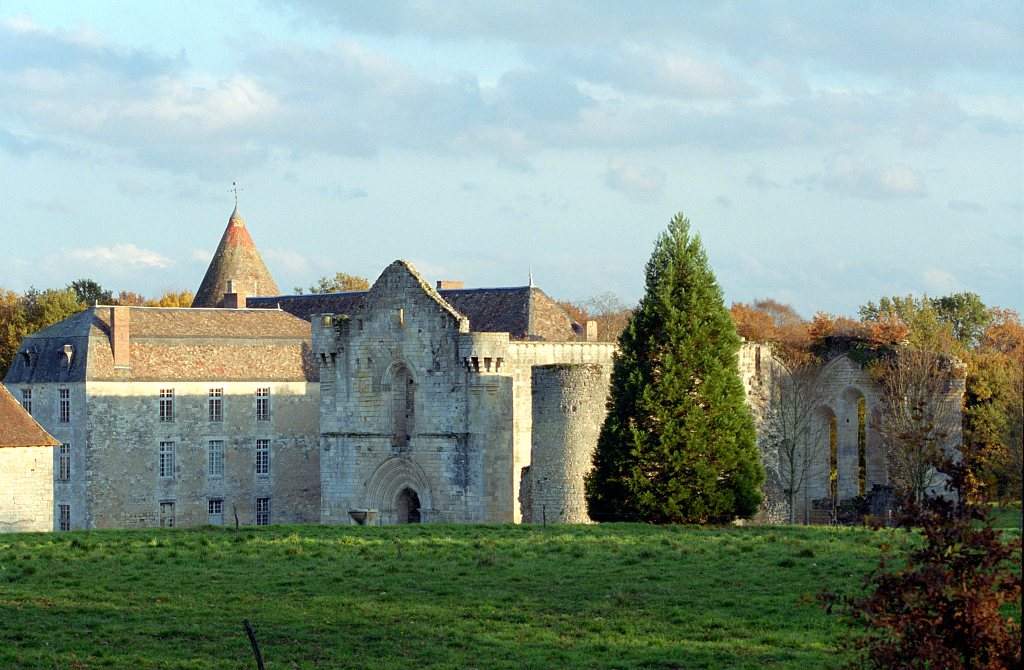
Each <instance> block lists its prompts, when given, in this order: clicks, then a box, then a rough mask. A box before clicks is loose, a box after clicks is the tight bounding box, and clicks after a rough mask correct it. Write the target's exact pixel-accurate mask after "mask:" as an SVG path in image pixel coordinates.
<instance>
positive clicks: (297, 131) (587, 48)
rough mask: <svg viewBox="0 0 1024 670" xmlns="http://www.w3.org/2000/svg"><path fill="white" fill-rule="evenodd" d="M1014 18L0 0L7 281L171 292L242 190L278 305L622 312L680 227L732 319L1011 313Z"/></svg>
mask: <svg viewBox="0 0 1024 670" xmlns="http://www.w3.org/2000/svg"><path fill="white" fill-rule="evenodd" d="M353 5H354V6H353ZM1022 7H1024V5H1021V4H1020V3H949V4H943V3H932V2H928V3H915V2H901V3H872V2H867V3H865V2H856V3H853V2H850V3H810V2H807V3H797V2H794V3H779V2H761V3H759V2H742V3H739V2H737V3H721V4H711V3H679V2H664V3H661V2H648V3H603V2H573V1H568V0H567V1H565V2H558V3H539V2H526V1H519V2H487V3H463V2H454V1H448V2H433V1H431V0H419V1H417V2H400V1H392V2H383V1H382V2H376V3H361V4H354V3H352V4H348V3H337V2H331V1H327V0H324V1H317V0H294V1H292V2H286V3H271V2H254V3H246V2H231V3H228V2H204V3H195V2H188V3H186V2H159V3H158V2H150V3H102V2H76V3H67V2H40V1H33V2H20V1H17V0H15V1H13V2H12V1H9V0H0V174H2V175H3V179H2V181H0V202H2V203H3V206H2V207H0V224H2V228H3V231H4V239H5V242H6V245H7V246H6V252H7V253H5V254H4V255H5V261H4V263H3V264H2V265H0V287H4V288H11V289H14V290H24V289H25V288H28V287H29V286H30V285H35V286H37V287H50V286H62V285H64V284H67V283H68V282H70V281H72V280H73V279H76V278H78V277H92V278H94V279H97V280H98V281H100V282H101V283H102V284H103V285H105V286H107V287H110V288H114V289H115V290H119V289H129V290H135V291H139V292H143V293H146V294H153V293H158V292H160V291H162V290H164V289H168V288H175V289H183V288H189V289H192V290H194V289H195V288H196V287H197V286H198V284H199V281H200V279H201V278H202V274H203V272H204V270H205V268H206V264H207V263H208V261H209V257H210V255H211V253H212V251H213V249H214V248H215V246H216V243H217V240H218V238H219V236H220V234H221V232H222V230H223V227H224V225H225V223H226V220H227V216H228V214H229V213H230V210H231V207H232V196H231V194H230V187H231V182H232V181H233V180H236V179H237V180H238V181H239V182H240V184H241V186H242V188H243V191H242V193H241V196H240V199H241V210H242V212H243V214H244V215H245V216H246V218H247V220H248V222H249V227H250V229H251V231H252V234H253V236H254V238H255V240H256V243H257V245H258V246H259V247H260V249H261V251H262V252H263V254H264V258H265V260H266V261H267V264H268V265H269V267H270V269H271V272H272V273H273V274H274V276H275V277H276V279H277V280H278V283H279V284H280V285H281V287H282V289H285V290H287V289H290V288H291V287H293V286H296V285H309V284H310V283H312V282H313V281H315V280H316V278H318V277H320V276H322V275H325V274H333V273H334V272H335V271H338V270H342V271H346V272H350V273H356V274H362V275H365V276H367V277H369V278H371V279H373V278H375V277H376V276H377V275H378V274H379V272H380V271H381V269H383V267H384V266H385V265H387V264H388V263H389V262H390V261H391V260H394V259H395V258H406V259H409V260H411V261H413V262H414V263H415V264H416V265H417V267H419V268H420V270H421V271H422V272H423V273H424V274H425V275H426V276H427V277H428V279H442V278H444V279H463V280H465V281H466V283H467V285H468V286H489V285H521V284H524V283H525V282H526V279H527V275H528V272H529V269H530V268H531V267H532V268H533V272H534V276H535V277H536V280H537V283H538V284H539V285H540V286H542V287H543V288H545V289H546V290H547V291H548V292H549V293H550V294H552V295H554V296H556V297H559V298H567V299H585V298H587V297H590V296H593V295H596V294H600V293H604V292H607V291H611V292H614V293H615V294H617V295H618V296H620V297H621V298H622V299H623V300H624V301H626V302H632V301H634V300H636V299H637V298H638V297H639V295H640V293H641V291H642V287H643V266H644V263H645V261H646V259H647V257H648V255H649V253H650V250H651V246H652V243H653V241H654V239H655V237H656V236H657V234H658V233H659V232H660V231H661V230H663V229H664V227H665V225H666V224H667V222H668V220H669V218H670V217H671V216H672V214H673V213H674V212H676V211H680V210H682V211H683V212H684V213H686V214H687V216H689V217H690V220H691V222H692V224H693V226H694V228H695V229H696V230H697V231H699V232H700V234H701V236H702V237H703V240H704V242H705V245H706V247H707V249H708V253H709V256H710V259H711V263H712V266H713V267H714V269H715V271H716V273H717V275H718V278H719V281H720V282H721V284H722V286H723V288H724V290H725V294H726V300H727V301H729V302H731V301H749V300H752V299H755V298H758V297H773V298H776V299H779V300H783V301H785V302H789V303H791V304H793V305H794V306H795V307H797V309H798V310H800V311H801V312H802V313H803V314H804V315H805V316H810V315H811V314H813V313H814V312H815V311H818V310H825V311H830V312H840V313H852V312H854V311H855V310H856V307H857V306H858V305H859V304H861V303H863V302H865V301H867V300H871V299H876V298H878V297H879V296H880V295H883V294H893V293H898V294H904V293H908V292H913V293H918V294H920V293H928V294H930V295H939V294H944V293H948V292H950V291H956V290H970V291H975V292H977V293H979V294H981V296H982V298H983V299H984V300H985V301H986V302H988V303H989V304H997V305H1002V306H1008V307H1013V308H1015V309H1018V310H1022V309H1024V269H1022V266H1024V225H1022V224H1024V85H1022V84H1024V82H1022V79H1024V76H1022V72H1024V9H1022Z"/></svg>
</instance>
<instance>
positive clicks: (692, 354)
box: [586, 214, 764, 523]
mask: <svg viewBox="0 0 1024 670" xmlns="http://www.w3.org/2000/svg"><path fill="white" fill-rule="evenodd" d="M739 346H740V340H739V337H738V336H737V335H736V329H735V327H734V326H733V323H732V320H731V319H730V318H729V313H728V311H727V310H726V309H725V305H724V304H723V301H722V291H721V289H720V288H719V286H718V283H717V282H716V281H715V277H714V274H713V273H712V271H711V268H710V267H709V265H708V260H707V255H706V254H705V252H704V249H703V246H702V245H701V242H700V238H699V237H698V236H696V235H693V234H691V232H690V222H689V221H688V220H687V219H686V218H684V217H683V216H682V215H681V214H679V215H676V216H675V217H674V218H673V219H672V221H671V223H670V224H669V227H668V230H667V231H666V232H664V233H662V235H661V236H660V237H659V238H658V241H657V243H656V245H655V248H654V252H653V253H652V255H651V258H650V260H649V261H648V262H647V269H646V293H645V295H644V297H643V299H642V300H641V302H640V305H639V306H638V308H637V310H636V311H635V312H634V314H633V316H632V318H631V319H630V321H629V323H628V325H627V326H626V328H625V330H623V332H622V335H621V336H620V337H619V351H618V353H617V355H616V357H615V362H614V365H613V369H612V383H611V391H610V398H609V403H608V410H609V411H608V415H607V417H606V419H605V422H604V425H603V426H602V428H601V433H600V437H599V439H598V445H597V449H596V450H595V453H594V469H593V470H592V471H591V472H590V473H588V475H587V478H586V496H587V507H588V512H589V514H590V516H591V518H593V519H596V520H599V521H613V520H644V521H649V522H654V523H680V522H684V523H685V522H689V523H707V522H721V521H726V520H729V519H732V518H734V517H737V516H740V517H745V516H750V515H751V514H753V513H754V512H755V511H757V507H758V504H759V503H760V500H761V484H762V482H763V480H764V471H763V468H762V466H761V463H760V457H759V454H758V450H757V445H756V442H755V433H754V422H753V419H752V417H751V414H750V410H749V409H748V407H747V405H746V402H745V395H744V390H743V384H742V382H741V380H740V377H739V370H738V363H737V351H738V350H739Z"/></svg>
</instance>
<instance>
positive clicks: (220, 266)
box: [192, 206, 279, 307]
mask: <svg viewBox="0 0 1024 670" xmlns="http://www.w3.org/2000/svg"><path fill="white" fill-rule="evenodd" d="M228 281H233V282H234V284H235V290H236V291H237V292H240V293H245V294H246V295H266V294H273V293H277V292H278V290H279V289H278V288H277V284H276V283H275V282H274V278H273V277H272V276H271V275H270V271H269V270H267V266H266V265H265V264H264V263H263V258H261V257H260V252H259V251H258V250H257V249H256V245H255V244H254V243H253V241H252V236H250V235H249V231H248V229H246V227H245V219H243V218H242V215H241V214H239V213H238V207H237V206H236V207H235V211H233V212H232V213H231V217H230V218H229V219H228V226H227V228H225V229H224V235H223V236H221V238H220V244H218V245H217V251H216V252H214V254H213V259H212V260H211V261H210V267H208V268H207V269H206V275H205V276H204V277H203V281H202V283H200V284H199V290H198V291H196V297H195V299H194V300H193V301H192V306H193V307H221V306H223V304H224V293H225V292H226V291H227V288H228Z"/></svg>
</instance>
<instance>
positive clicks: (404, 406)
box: [391, 364, 416, 449]
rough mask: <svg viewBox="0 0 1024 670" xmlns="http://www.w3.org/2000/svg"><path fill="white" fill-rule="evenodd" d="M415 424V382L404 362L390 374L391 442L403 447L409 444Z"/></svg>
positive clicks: (400, 447)
mask: <svg viewBox="0 0 1024 670" xmlns="http://www.w3.org/2000/svg"><path fill="white" fill-rule="evenodd" d="M415 426H416V382H415V380H414V379H413V378H412V374H410V373H409V368H407V367H406V366H405V365H404V364H399V365H398V366H396V367H395V368H394V370H393V372H392V376H391V435H392V437H391V443H392V445H393V446H395V447H397V448H399V449H404V448H406V447H408V446H409V440H410V438H411V437H412V434H413V431H414V429H415Z"/></svg>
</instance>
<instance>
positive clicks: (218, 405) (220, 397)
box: [209, 389, 224, 422]
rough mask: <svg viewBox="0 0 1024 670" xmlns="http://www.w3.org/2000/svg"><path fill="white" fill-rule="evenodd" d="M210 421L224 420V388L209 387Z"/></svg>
mask: <svg viewBox="0 0 1024 670" xmlns="http://www.w3.org/2000/svg"><path fill="white" fill-rule="evenodd" d="M209 405H210V421H217V422H219V421H223V420H224V389H210V399H209Z"/></svg>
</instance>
